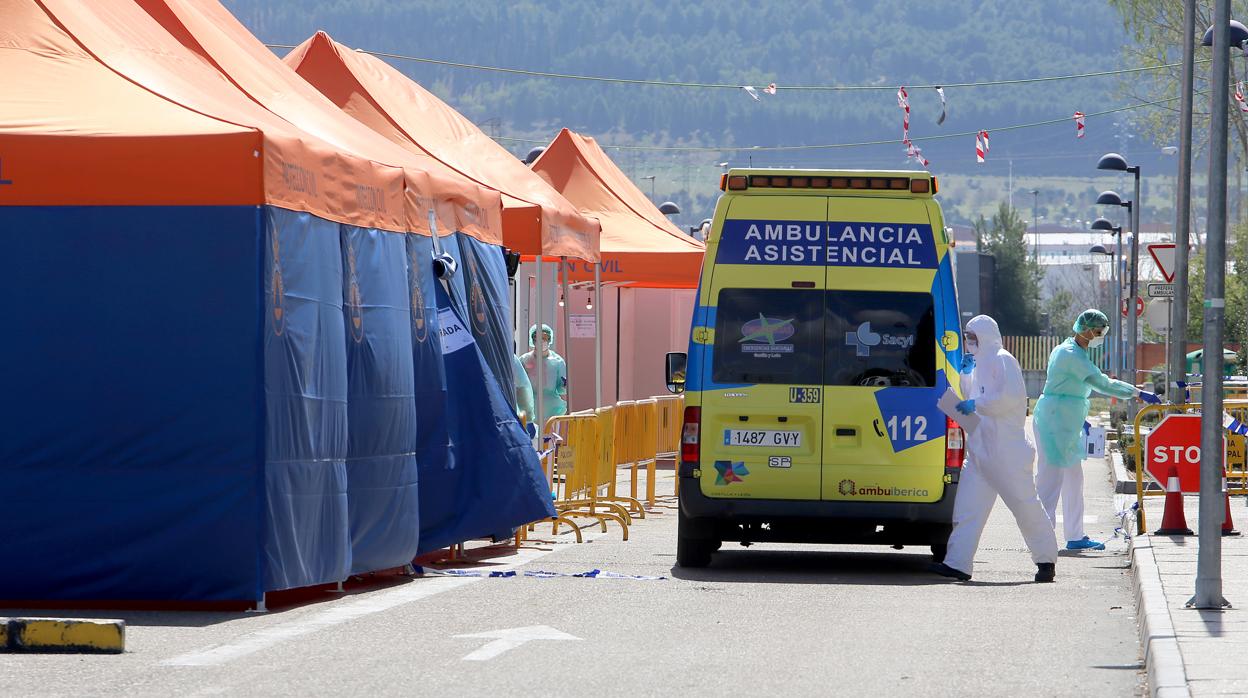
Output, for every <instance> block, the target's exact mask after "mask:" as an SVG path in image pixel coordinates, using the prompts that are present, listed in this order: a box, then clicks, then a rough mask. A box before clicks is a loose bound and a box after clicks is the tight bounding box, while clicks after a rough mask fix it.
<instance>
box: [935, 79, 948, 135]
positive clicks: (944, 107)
mask: <svg viewBox="0 0 1248 698" xmlns="http://www.w3.org/2000/svg"><path fill="white" fill-rule="evenodd" d="M936 94H938V95H940V118H939V119H937V120H936V125H937V126H942V125H944V123H945V117H946V116H948V115H949V103H948V102H947V101H946V100H945V88H943V87H941V86H940V85H937V86H936Z"/></svg>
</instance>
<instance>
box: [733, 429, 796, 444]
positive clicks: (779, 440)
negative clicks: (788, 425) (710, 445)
mask: <svg viewBox="0 0 1248 698" xmlns="http://www.w3.org/2000/svg"><path fill="white" fill-rule="evenodd" d="M724 445H725V446H771V447H777V448H801V447H802V432H800V431H774V430H771V429H725V430H724Z"/></svg>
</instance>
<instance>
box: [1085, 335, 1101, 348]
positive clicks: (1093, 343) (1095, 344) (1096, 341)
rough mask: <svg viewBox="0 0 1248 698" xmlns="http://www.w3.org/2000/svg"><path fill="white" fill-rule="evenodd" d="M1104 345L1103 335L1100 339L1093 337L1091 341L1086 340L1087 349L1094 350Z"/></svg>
mask: <svg viewBox="0 0 1248 698" xmlns="http://www.w3.org/2000/svg"><path fill="white" fill-rule="evenodd" d="M1104 343H1105V335H1101V336H1100V337H1093V338H1092V339H1089V340H1088V348H1089V349H1095V348H1097V347H1099V346H1101V345H1102V344H1104Z"/></svg>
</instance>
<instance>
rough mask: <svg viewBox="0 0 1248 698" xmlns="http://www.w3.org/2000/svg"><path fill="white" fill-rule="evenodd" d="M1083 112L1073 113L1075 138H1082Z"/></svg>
mask: <svg viewBox="0 0 1248 698" xmlns="http://www.w3.org/2000/svg"><path fill="white" fill-rule="evenodd" d="M1083 118H1084V117H1083V112H1081V111H1077V112H1075V116H1074V119H1075V138H1083V135H1084V134H1083Z"/></svg>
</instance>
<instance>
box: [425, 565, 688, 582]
mask: <svg viewBox="0 0 1248 698" xmlns="http://www.w3.org/2000/svg"><path fill="white" fill-rule="evenodd" d="M416 574H418V575H423V576H433V577H485V578H491V579H505V578H511V577H518V576H519V577H533V578H535V579H555V578H567V577H579V578H582V579H633V580H638V581H658V580H663V579H667V577H661V576H652V575H646V574H620V573H619V572H604V571H602V570H599V569H592V570H589V571H588V572H547V571H544V570H465V569H453V570H437V569H429V568H427V567H417V568H416Z"/></svg>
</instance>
